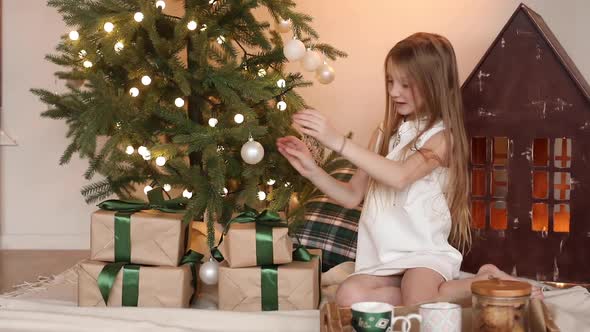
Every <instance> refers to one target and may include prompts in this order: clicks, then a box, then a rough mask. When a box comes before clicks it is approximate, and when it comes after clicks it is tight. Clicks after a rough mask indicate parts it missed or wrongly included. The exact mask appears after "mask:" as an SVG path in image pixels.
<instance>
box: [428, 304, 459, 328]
mask: <svg viewBox="0 0 590 332" xmlns="http://www.w3.org/2000/svg"><path fill="white" fill-rule="evenodd" d="M419 312H420V316H421V317H422V321H421V322H420V332H434V331H436V332H461V306H459V305H458V304H454V303H448V302H435V303H425V304H422V305H420V309H419Z"/></svg>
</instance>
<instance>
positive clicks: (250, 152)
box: [240, 138, 264, 165]
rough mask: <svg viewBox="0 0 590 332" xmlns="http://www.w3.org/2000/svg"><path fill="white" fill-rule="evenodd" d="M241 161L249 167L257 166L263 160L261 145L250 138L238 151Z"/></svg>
mask: <svg viewBox="0 0 590 332" xmlns="http://www.w3.org/2000/svg"><path fill="white" fill-rule="evenodd" d="M240 153H241V155H242V159H243V160H244V161H245V162H246V163H247V164H250V165H255V164H258V163H259V162H260V161H261V160H262V159H263V158H264V147H263V146H262V144H260V143H258V142H256V141H255V140H254V139H253V138H250V139H249V140H248V142H246V143H245V144H244V145H242V150H241V151H240Z"/></svg>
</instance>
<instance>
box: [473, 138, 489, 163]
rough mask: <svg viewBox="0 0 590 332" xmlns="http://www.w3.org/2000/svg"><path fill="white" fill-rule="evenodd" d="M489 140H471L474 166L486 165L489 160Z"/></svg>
mask: <svg viewBox="0 0 590 332" xmlns="http://www.w3.org/2000/svg"><path fill="white" fill-rule="evenodd" d="M487 156H488V149H487V140H486V138H485V137H473V138H472V139H471V163H472V164H473V165H485V164H486V162H487V160H488V158H487Z"/></svg>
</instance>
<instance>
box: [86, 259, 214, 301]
mask: <svg viewBox="0 0 590 332" xmlns="http://www.w3.org/2000/svg"><path fill="white" fill-rule="evenodd" d="M202 259H203V255H202V254H200V253H198V252H196V251H193V250H189V251H188V252H187V253H186V255H185V256H184V257H183V258H182V261H181V263H180V265H184V264H189V266H190V269H191V274H192V277H193V279H192V285H193V289H194V292H193V294H192V296H191V298H190V301H189V303H191V304H192V303H193V300H194V297H195V294H196V293H197V269H196V264H197V263H200V262H201V260H202ZM121 268H122V269H123V289H122V297H121V302H122V304H123V306H124V307H137V302H138V298H139V269H140V266H139V265H135V264H128V263H125V262H117V263H110V264H107V265H105V266H104V267H103V268H102V270H101V271H100V273H99V274H98V278H97V283H98V289H99V290H100V294H101V295H102V299H103V300H104V303H105V304H106V305H108V303H109V296H110V294H111V290H112V289H113V285H114V284H115V279H117V274H119V271H121Z"/></svg>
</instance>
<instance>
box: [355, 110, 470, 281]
mask: <svg viewBox="0 0 590 332" xmlns="http://www.w3.org/2000/svg"><path fill="white" fill-rule="evenodd" d="M425 125H426V122H425V121H419V120H414V121H406V122H403V123H402V124H401V126H400V129H399V137H398V138H399V143H397V142H395V141H396V139H394V138H393V137H392V138H391V139H390V142H389V154H388V155H387V156H386V158H387V159H391V160H403V159H404V158H407V157H409V156H410V155H412V154H413V153H416V152H415V151H412V150H410V151H408V152H407V153H406V156H403V155H402V153H401V152H402V149H403V148H404V147H405V146H406V145H407V144H409V143H410V142H411V141H412V140H413V139H414V138H415V137H416V135H418V133H419V131H421V130H419V129H424V128H425ZM443 129H444V125H443V123H442V121H439V122H438V123H436V124H435V125H434V126H433V127H432V128H431V129H429V130H428V131H426V132H425V133H424V134H422V136H421V137H420V139H419V140H418V142H417V144H416V145H417V146H416V147H417V148H421V147H422V145H423V144H424V143H425V142H426V141H428V139H429V138H431V137H432V136H433V135H434V134H436V133H438V132H440V131H441V130H443ZM381 139H382V135H381V136H380V137H379V139H378V140H377V145H376V146H379V145H380V141H381ZM395 143H397V144H395ZM447 173H448V169H447V168H445V167H438V168H436V169H435V170H434V171H432V172H431V173H430V174H428V175H426V176H425V177H423V178H421V179H418V180H417V181H415V182H414V183H413V184H411V185H409V186H408V187H406V188H405V189H404V190H402V191H397V192H396V191H394V190H393V189H392V188H390V187H387V186H384V185H382V184H378V186H377V188H376V190H375V191H373V194H371V193H369V194H368V195H367V196H366V197H365V202H364V205H363V210H362V213H361V217H360V219H359V230H358V245H357V256H356V263H355V273H354V274H369V275H377V276H385V275H399V274H403V273H404V272H405V271H406V270H407V269H411V268H417V267H424V268H429V269H432V270H434V271H436V272H438V273H439V274H440V275H442V276H443V277H444V278H445V280H451V279H456V278H458V277H459V268H460V266H461V261H462V259H463V257H462V255H461V253H460V252H459V251H458V250H456V249H455V248H454V247H452V246H451V245H450V244H449V242H448V237H449V234H450V231H451V214H450V211H449V207H448V204H447V201H446V199H445V195H444V192H445V188H446V181H447ZM354 274H353V275H354Z"/></svg>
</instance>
